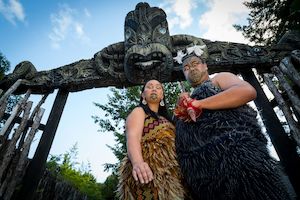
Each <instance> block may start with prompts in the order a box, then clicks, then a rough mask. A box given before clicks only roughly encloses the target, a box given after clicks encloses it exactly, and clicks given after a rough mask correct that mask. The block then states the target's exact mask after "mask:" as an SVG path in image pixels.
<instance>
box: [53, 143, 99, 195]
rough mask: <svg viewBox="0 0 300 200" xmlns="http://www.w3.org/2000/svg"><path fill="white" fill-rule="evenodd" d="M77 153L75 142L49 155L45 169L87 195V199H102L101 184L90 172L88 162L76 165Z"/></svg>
mask: <svg viewBox="0 0 300 200" xmlns="http://www.w3.org/2000/svg"><path fill="white" fill-rule="evenodd" d="M77 155H78V147H77V143H76V144H75V145H73V146H72V148H71V149H70V150H69V151H67V152H66V153H64V154H62V155H50V158H49V160H48V162H47V169H48V170H49V171H50V172H52V174H55V175H56V176H57V177H58V178H59V179H61V180H64V181H66V182H68V183H69V184H71V185H72V186H73V187H74V188H76V189H78V190H79V191H80V192H81V193H82V194H85V195H87V197H88V199H89V200H100V199H103V195H102V193H104V191H103V188H104V186H103V184H100V183H97V182H96V179H95V177H94V176H93V175H92V174H91V170H90V166H89V164H88V166H81V168H79V167H78V165H79V163H78V162H77ZM104 199H105V198H104Z"/></svg>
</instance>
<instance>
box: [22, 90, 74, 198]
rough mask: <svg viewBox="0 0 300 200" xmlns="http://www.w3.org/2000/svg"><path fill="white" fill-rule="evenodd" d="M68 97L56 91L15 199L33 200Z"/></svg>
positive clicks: (65, 92) (63, 91)
mask: <svg viewBox="0 0 300 200" xmlns="http://www.w3.org/2000/svg"><path fill="white" fill-rule="evenodd" d="M68 95H69V92H68V91H67V90H64V89H60V90H59V91H58V93H57V95H56V98H55V101H54V104H53V107H52V110H51V113H50V115H49V119H48V121H47V124H46V126H45V131H44V132H43V134H42V137H41V139H40V142H39V145H38V147H37V149H36V152H35V154H34V157H33V159H32V161H31V162H30V164H29V166H28V168H27V171H26V174H25V176H24V179H23V182H22V187H21V189H20V192H19V193H18V194H17V197H16V199H26V200H31V199H33V197H34V193H35V190H36V188H37V186H38V183H39V180H40V178H41V177H42V175H43V172H44V168H45V163H46V161H47V157H48V154H49V151H50V148H51V145H52V142H53V139H54V136H55V132H56V130H57V127H58V124H59V121H60V118H61V115H62V112H63V109H64V107H65V104H66V101H67V98H68Z"/></svg>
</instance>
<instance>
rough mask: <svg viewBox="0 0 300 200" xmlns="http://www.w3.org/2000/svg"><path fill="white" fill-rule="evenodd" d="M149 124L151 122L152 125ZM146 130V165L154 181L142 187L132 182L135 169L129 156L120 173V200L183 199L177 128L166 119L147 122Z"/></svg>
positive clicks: (144, 138)
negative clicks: (176, 148)
mask: <svg viewBox="0 0 300 200" xmlns="http://www.w3.org/2000/svg"><path fill="white" fill-rule="evenodd" d="M149 120H150V121H149ZM145 127H147V130H146V132H147V133H145V128H144V134H145V135H144V136H143V137H142V141H141V147H142V155H143V159H144V161H145V162H147V163H148V165H149V167H150V168H151V170H152V172H153V176H154V178H153V181H151V182H150V183H148V184H141V183H139V182H137V181H135V180H134V179H133V176H132V165H131V162H130V160H129V158H128V157H127V156H126V157H125V158H124V160H123V161H122V163H121V166H120V170H119V185H118V191H117V193H118V196H119V198H120V199H126V200H128V199H130V200H131V199H153V200H155V199H159V200H180V199H184V189H183V186H182V184H181V175H180V169H179V165H178V162H177V157H176V153H175V130H174V129H175V127H174V126H173V125H172V124H171V123H170V122H168V121H167V120H166V119H160V120H159V123H157V120H156V121H155V119H154V118H152V117H150V119H149V117H148V120H147V118H146V120H145Z"/></svg>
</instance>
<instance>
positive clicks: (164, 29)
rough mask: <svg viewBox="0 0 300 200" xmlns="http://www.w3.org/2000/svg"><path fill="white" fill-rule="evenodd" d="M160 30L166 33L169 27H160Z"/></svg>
mask: <svg viewBox="0 0 300 200" xmlns="http://www.w3.org/2000/svg"><path fill="white" fill-rule="evenodd" d="M158 31H159V32H160V33H161V34H163V35H164V34H165V33H166V32H167V29H166V28H165V27H160V28H159V29H158Z"/></svg>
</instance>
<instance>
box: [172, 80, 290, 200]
mask: <svg viewBox="0 0 300 200" xmlns="http://www.w3.org/2000/svg"><path fill="white" fill-rule="evenodd" d="M220 91H221V89H220V88H218V87H215V86H214V85H213V84H212V83H211V81H210V80H208V81H206V82H204V83H203V84H202V85H200V86H198V87H197V88H195V90H194V91H193V94H192V95H191V97H192V98H194V99H204V98H206V97H209V96H212V95H215V94H217V93H218V92H220ZM176 152H177V157H178V162H179V165H180V167H181V172H182V175H183V177H184V180H185V182H186V183H187V185H188V187H189V189H190V192H191V195H192V196H193V198H194V199H200V200H202V199H204V200H206V199H209V200H225V199H226V200H267V199H269V200H285V199H291V198H290V194H289V193H288V192H287V187H286V184H285V183H284V181H283V179H282V177H283V173H282V171H281V168H280V167H279V165H278V163H277V161H275V160H274V159H273V158H272V157H270V155H269V152H268V149H267V139H266V138H265V136H264V135H263V133H262V132H261V129H260V127H259V126H258V124H257V120H256V112H255V111H254V110H253V109H252V108H251V107H249V106H248V105H244V106H242V107H239V108H236V109H224V110H203V113H202V115H201V116H200V117H199V118H197V121H196V122H191V123H186V122H183V121H181V120H178V121H177V123H176Z"/></svg>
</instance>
